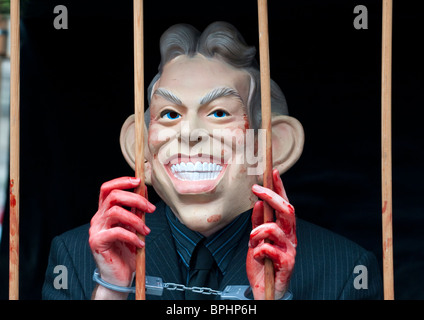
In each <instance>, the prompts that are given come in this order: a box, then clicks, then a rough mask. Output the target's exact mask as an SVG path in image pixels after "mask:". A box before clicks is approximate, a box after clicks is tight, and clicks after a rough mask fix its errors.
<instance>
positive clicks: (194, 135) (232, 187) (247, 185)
mask: <svg viewBox="0 0 424 320" xmlns="http://www.w3.org/2000/svg"><path fill="white" fill-rule="evenodd" d="M152 92H153V94H152V99H151V104H150V116H151V118H150V125H149V136H148V148H149V153H150V159H149V162H150V164H151V168H152V178H151V179H152V184H153V187H154V188H155V190H156V192H157V193H158V194H159V195H160V196H161V198H162V199H163V200H164V201H165V202H166V203H167V204H168V205H169V206H170V207H171V209H172V211H173V212H174V214H175V215H176V216H177V217H178V219H180V221H181V222H182V223H184V224H185V225H187V226H188V227H189V228H190V229H192V230H195V231H198V232H201V233H203V234H205V235H208V234H212V233H213V232H215V231H217V230H219V229H220V228H222V227H223V226H225V225H226V224H228V223H229V222H230V221H232V220H233V219H234V218H235V216H237V215H238V214H240V213H242V212H244V211H246V210H248V209H249V208H251V207H252V206H253V204H254V202H255V201H256V200H257V199H256V197H255V196H254V195H253V194H252V192H251V186H252V185H253V184H254V183H257V181H258V180H257V175H254V174H249V173H248V172H250V171H249V170H248V169H249V167H252V166H256V165H257V164H255V163H252V164H250V162H251V161H250V162H249V161H247V159H246V153H247V149H248V148H250V150H251V151H252V148H253V146H254V145H255V141H254V136H253V133H252V132H253V130H249V121H248V115H247V109H246V103H247V100H248V98H249V92H250V75H249V74H248V73H247V72H244V71H241V70H237V69H235V68H233V67H232V66H230V65H228V64H226V63H224V62H221V61H219V60H216V59H208V58H205V57H203V56H202V55H196V56H194V57H187V56H179V57H177V58H175V59H174V60H172V61H171V62H169V63H168V64H167V65H165V67H164V69H163V73H162V76H161V78H160V79H159V80H158V82H157V83H156V84H155V86H154V88H153V91H152ZM249 131H252V132H250V133H252V134H249V135H248V134H247V132H249Z"/></svg>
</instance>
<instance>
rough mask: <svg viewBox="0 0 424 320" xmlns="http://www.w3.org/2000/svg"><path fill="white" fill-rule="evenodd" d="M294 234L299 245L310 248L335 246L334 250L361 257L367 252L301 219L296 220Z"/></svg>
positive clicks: (339, 236)
mask: <svg viewBox="0 0 424 320" xmlns="http://www.w3.org/2000/svg"><path fill="white" fill-rule="evenodd" d="M296 233H297V237H298V242H299V243H300V244H301V243H305V244H307V245H308V246H311V247H314V246H320V247H328V246H335V249H339V250H341V251H343V252H344V251H345V249H347V250H349V252H351V253H356V254H358V255H362V254H364V253H365V252H367V250H365V249H364V248H362V247H361V246H360V245H358V244H357V243H355V242H353V241H352V240H349V239H348V238H346V237H344V236H342V235H340V234H337V233H335V232H333V231H331V230H328V229H326V228H323V227H321V226H318V225H316V224H313V223H311V222H308V221H305V220H302V219H297V220H296ZM336 251H337V250H336Z"/></svg>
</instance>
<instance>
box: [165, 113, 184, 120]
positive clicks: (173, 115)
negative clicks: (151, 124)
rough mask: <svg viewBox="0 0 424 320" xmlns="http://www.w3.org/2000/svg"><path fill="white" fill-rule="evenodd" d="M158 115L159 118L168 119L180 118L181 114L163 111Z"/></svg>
mask: <svg viewBox="0 0 424 320" xmlns="http://www.w3.org/2000/svg"><path fill="white" fill-rule="evenodd" d="M160 116H161V118H165V119H169V120H177V119H179V118H181V115H180V114H179V113H178V112H175V111H163V112H162V113H161V115H160Z"/></svg>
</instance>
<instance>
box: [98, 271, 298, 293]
mask: <svg viewBox="0 0 424 320" xmlns="http://www.w3.org/2000/svg"><path fill="white" fill-rule="evenodd" d="M93 280H94V281H95V282H97V283H98V284H100V285H101V286H103V287H105V288H108V289H110V290H113V291H118V292H126V293H135V287H121V286H117V285H114V284H112V283H109V282H106V281H104V280H103V279H102V278H101V277H100V274H99V271H98V269H97V268H96V269H95V270H94V273H93ZM164 289H165V290H170V291H174V290H177V291H192V292H195V293H199V294H204V295H215V296H219V297H220V299H221V300H252V299H250V298H248V297H249V295H251V293H252V289H251V288H250V286H247V285H234V286H233V285H231V286H226V287H225V289H224V290H223V291H218V290H213V289H211V288H207V287H186V286H185V285H183V284H178V283H170V282H163V280H162V278H160V277H152V276H146V295H152V296H159V297H160V296H162V294H163V290H164ZM292 298H293V294H292V293H291V291H290V290H287V292H286V293H285V294H284V296H283V297H282V298H281V299H280V300H292Z"/></svg>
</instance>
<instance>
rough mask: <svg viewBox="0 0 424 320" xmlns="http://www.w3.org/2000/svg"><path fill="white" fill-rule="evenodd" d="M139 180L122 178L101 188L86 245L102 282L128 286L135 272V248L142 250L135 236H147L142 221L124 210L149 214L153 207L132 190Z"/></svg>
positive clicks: (140, 243)
mask: <svg viewBox="0 0 424 320" xmlns="http://www.w3.org/2000/svg"><path fill="white" fill-rule="evenodd" d="M139 184H140V179H136V178H130V177H122V178H118V179H114V180H111V181H108V182H106V183H104V184H103V185H102V187H101V189H100V196H99V209H98V211H97V212H96V214H95V215H94V216H93V218H92V219H91V226H90V230H89V234H90V236H89V244H90V247H91V251H92V253H93V256H94V259H95V261H96V264H97V267H98V269H99V272H100V276H101V278H102V279H103V280H105V281H107V282H109V283H112V284H115V285H119V286H130V285H131V281H132V277H133V273H134V272H135V256H136V249H137V248H142V247H144V242H143V241H141V240H140V239H139V238H138V236H137V234H136V233H139V234H142V235H147V234H149V232H150V230H149V228H148V227H147V226H146V225H145V224H144V222H143V220H142V219H141V218H140V217H138V216H137V215H135V214H134V213H132V212H130V211H128V210H127V209H125V208H124V207H129V208H133V209H138V210H140V211H142V212H149V213H152V212H153V211H154V210H155V209H156V207H155V206H154V205H153V204H151V203H150V202H149V201H147V199H146V198H144V197H142V196H141V195H138V194H136V193H133V192H130V191H124V190H125V189H133V188H135V187H137V186H138V185H139Z"/></svg>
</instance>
